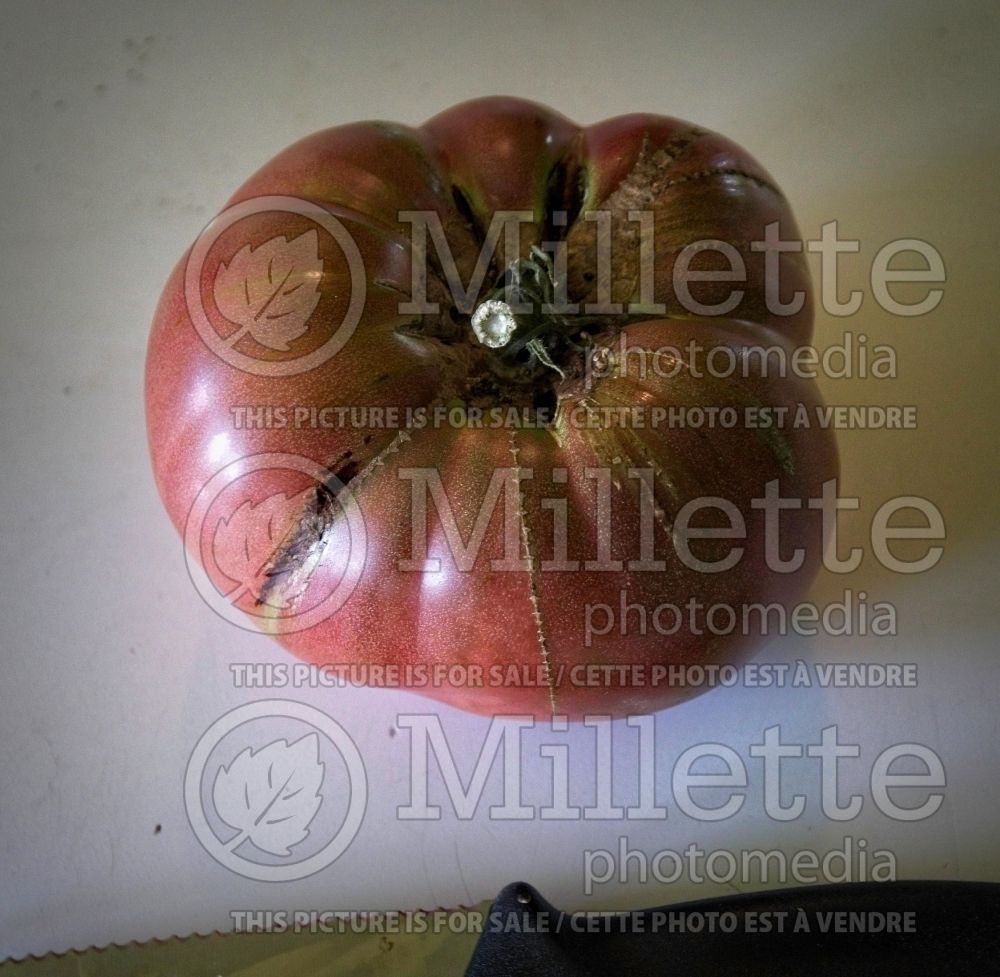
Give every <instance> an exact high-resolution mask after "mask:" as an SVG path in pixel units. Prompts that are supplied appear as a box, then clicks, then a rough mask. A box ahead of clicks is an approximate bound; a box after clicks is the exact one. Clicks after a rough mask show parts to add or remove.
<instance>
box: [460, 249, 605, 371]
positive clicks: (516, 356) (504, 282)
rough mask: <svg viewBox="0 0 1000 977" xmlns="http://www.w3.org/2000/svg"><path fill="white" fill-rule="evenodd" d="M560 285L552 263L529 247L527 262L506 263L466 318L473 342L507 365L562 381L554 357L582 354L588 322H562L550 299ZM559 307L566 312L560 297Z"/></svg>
mask: <svg viewBox="0 0 1000 977" xmlns="http://www.w3.org/2000/svg"><path fill="white" fill-rule="evenodd" d="M561 284H562V283H560V282H558V281H557V280H556V277H555V270H554V268H553V265H552V258H551V257H550V256H549V255H548V254H547V253H546V252H545V251H543V250H542V249H541V248H540V247H538V246H537V245H533V246H532V248H531V251H530V254H529V257H527V258H518V259H517V260H516V261H512V262H511V264H510V265H509V266H508V268H507V271H506V273H505V274H504V275H503V277H502V278H501V280H500V283H499V284H498V285H497V287H496V288H495V289H494V290H493V291H492V292H490V293H489V294H488V295H487V296H486V298H485V300H484V301H483V302H482V303H481V304H480V305H479V307H478V308H477V309H476V311H475V312H474V313H473V314H472V331H473V332H474V333H475V335H476V339H478V340H479V341H480V342H481V343H482V344H483V345H484V346H487V347H489V348H490V349H495V350H502V353H500V354H499V355H500V356H501V357H502V358H503V360H505V361H506V362H507V363H512V362H523V363H524V364H525V366H526V368H527V369H528V370H532V369H535V368H537V367H539V366H541V367H544V368H546V369H549V370H555V372H556V373H558V374H559V376H560V377H562V378H563V379H566V373H565V371H564V370H563V369H562V367H561V366H560V365H559V364H558V362H556V359H555V357H560V358H562V357H565V356H570V357H571V356H573V355H574V354H584V353H586V349H587V346H588V345H589V343H590V336H589V334H588V333H586V332H585V331H584V327H585V326H586V325H588V324H589V323H590V322H591V320H589V319H587V320H584V319H581V318H579V317H577V318H575V319H568V318H567V317H566V316H564V315H561V314H560V313H559V311H558V310H559V308H560V305H557V304H556V299H557V293H558V292H559V288H560V285H561ZM501 296H502V298H501ZM561 307H566V299H565V295H563V296H562V306H561ZM574 336H575V337H576V339H579V340H580V341H579V342H578V341H576V339H574Z"/></svg>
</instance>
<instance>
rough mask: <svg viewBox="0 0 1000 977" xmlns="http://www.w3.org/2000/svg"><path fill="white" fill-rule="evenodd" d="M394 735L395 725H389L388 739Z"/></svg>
mask: <svg viewBox="0 0 1000 977" xmlns="http://www.w3.org/2000/svg"><path fill="white" fill-rule="evenodd" d="M395 735H396V727H395V726H390V727H389V737H390V739H391V738H392V737H393V736H395Z"/></svg>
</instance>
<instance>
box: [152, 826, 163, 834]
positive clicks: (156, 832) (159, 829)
mask: <svg viewBox="0 0 1000 977" xmlns="http://www.w3.org/2000/svg"><path fill="white" fill-rule="evenodd" d="M162 830H163V825H162V824H158V825H157V826H156V827H155V828H153V834H154V835H158V834H159V833H160V832H161V831H162Z"/></svg>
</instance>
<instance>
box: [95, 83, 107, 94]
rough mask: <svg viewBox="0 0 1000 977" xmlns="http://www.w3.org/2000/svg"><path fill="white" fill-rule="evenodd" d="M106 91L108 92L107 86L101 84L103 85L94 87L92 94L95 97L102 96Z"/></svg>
mask: <svg viewBox="0 0 1000 977" xmlns="http://www.w3.org/2000/svg"><path fill="white" fill-rule="evenodd" d="M107 90H108V86H107V85H105V84H103V83H101V84H99V85H94V94H95V95H104V94H106V92H107Z"/></svg>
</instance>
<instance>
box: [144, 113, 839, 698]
mask: <svg viewBox="0 0 1000 977" xmlns="http://www.w3.org/2000/svg"><path fill="white" fill-rule="evenodd" d="M777 235H780V241H784V242H788V241H796V240H797V239H798V236H799V232H798V230H797V228H796V226H795V223H794V219H793V217H792V214H791V211H790V209H789V206H788V203H787V201H786V200H785V198H784V196H783V195H782V193H781V191H780V190H779V189H778V188H777V186H776V185H775V182H774V181H773V180H772V178H771V177H770V176H769V175H768V173H767V172H766V171H765V170H764V169H763V167H761V165H760V164H759V163H757V162H756V161H755V160H754V159H753V158H752V157H751V156H750V155H749V154H748V153H746V152H745V151H744V150H742V149H741V148H740V147H738V146H736V145H734V144H733V143H732V142H730V141H728V140H727V139H725V138H723V137H722V136H719V135H716V134H715V133H712V132H709V131H706V130H705V129H702V128H700V127H698V126H696V125H692V124H690V123H687V122H683V121H680V120H678V119H673V118H667V117H662V116H656V115H647V114H635V115H626V116H621V117H619V118H613V119H609V120H607V121H605V122H600V123H597V124H596V125H591V126H585V127H580V126H577V125H575V124H574V123H572V122H570V121H568V120H567V119H565V118H563V117H562V116H561V115H559V114H557V113H556V112H553V111H551V110H550V109H547V108H545V107H543V106H540V105H537V104H534V103H531V102H527V101H522V100H520V99H514V98H499V97H498V98H484V99H477V100H474V101H471V102H467V103H464V104H462V105H459V106H457V107H455V108H452V109H449V110H448V111H445V112H443V113H441V114H440V115H438V116H436V117H434V118H433V119H431V120H430V121H429V122H427V123H426V124H424V125H422V126H419V127H417V128H410V127H408V126H403V125H395V124H391V123H386V122H358V123H353V124H350V125H342V126H338V127H336V128H332V129H327V130H325V131H323V132H319V133H316V134H315V135H312V136H309V137H307V138H305V139H303V140H302V141H300V142H298V143H296V144H295V145H293V146H291V147H290V148H288V149H286V150H285V151H284V152H282V153H280V154H279V155H278V156H276V157H275V158H274V159H273V160H271V162H269V163H267V164H266V165H265V166H264V167H263V168H262V169H260V170H259V171H258V172H257V173H256V174H255V175H254V176H252V177H251V178H250V179H249V180H248V181H247V182H246V183H245V184H244V185H243V186H242V187H241V188H240V189H239V190H238V191H237V192H236V194H235V195H234V196H233V197H232V199H231V200H230V201H229V203H228V204H227V206H226V208H224V210H223V211H222V212H221V214H220V215H219V217H217V218H216V219H215V220H214V221H213V222H212V223H211V224H210V225H209V226H208V227H207V228H206V229H205V231H204V232H203V233H202V235H201V236H200V237H199V238H198V240H197V241H196V242H195V244H194V245H193V246H192V248H191V249H190V250H189V251H188V253H187V254H186V255H185V256H184V257H183V258H182V259H181V261H180V263H179V264H178V265H177V267H176V269H175V270H174V272H173V274H172V275H171V277H170V279H169V281H168V282H167V285H166V288H165V289H164V292H163V296H162V298H161V300H160V303H159V307H158V309H157V312H156V317H155V320H154V322H153V328H152V335H151V338H150V343H149V351H148V360H147V371H146V410H147V418H148V428H149V443H150V450H151V453H152V460H153V468H154V471H155V475H156V480H157V484H158V486H159V490H160V493H161V495H162V497H163V500H164V503H165V504H166V508H167V511H168V512H169V514H170V517H171V519H172V520H173V522H174V524H175V525H176V526H177V528H178V530H179V531H180V532H181V533H182V534H183V535H184V538H185V545H186V554H187V558H188V562H189V567H190V568H191V572H192V577H193V579H195V582H196V584H197V585H198V587H199V589H200V590H201V592H202V594H203V595H204V596H205V597H206V600H208V601H209V603H211V604H212V605H213V606H214V607H216V608H217V609H219V610H220V612H221V613H224V614H226V615H227V616H229V615H230V613H232V615H233V617H234V619H237V620H241V621H245V622H247V623H250V622H252V623H253V624H254V625H255V626H256V627H259V628H262V629H264V630H266V631H269V632H271V633H273V634H275V635H276V636H277V637H278V639H279V640H280V641H281V642H282V644H283V645H285V646H286V647H287V648H288V649H289V650H290V651H291V652H292V653H294V654H295V655H296V656H298V657H299V658H301V659H303V660H305V661H307V662H311V663H315V664H317V665H324V666H330V667H331V668H332V670H333V672H334V674H339V675H342V674H349V675H352V676H361V680H362V681H365V682H367V683H369V684H376V685H379V684H399V685H403V686H406V687H410V688H413V689H415V690H416V691H418V692H422V693H424V694H426V695H429V696H433V697H435V698H438V699H440V700H444V701H447V702H449V703H452V704H454V705H456V706H459V707H460V708H463V709H468V710H472V711H475V712H480V713H486V714H495V713H501V712H503V713H510V712H516V713H529V714H532V715H536V716H549V715H552V714H559V715H567V716H570V717H579V716H581V715H583V714H585V713H595V714H611V715H624V714H627V713H630V712H648V711H650V710H654V709H659V708H662V707H664V706H668V705H670V704H672V703H674V702H677V701H679V700H681V699H683V698H685V697H687V696H689V695H691V694H692V693H693V692H695V691H698V689H697V688H693V687H691V686H690V685H689V684H685V683H683V682H679V681H676V678H677V676H678V675H679V674H680V673H679V672H678V671H677V670H676V669H673V668H672V666H690V665H697V664H701V665H711V664H734V663H738V662H740V661H741V660H743V659H744V658H745V657H746V656H747V655H748V654H750V653H751V651H752V650H753V649H754V648H755V647H757V646H759V645H760V644H761V642H762V641H763V640H764V639H765V638H766V637H767V635H768V633H769V627H770V628H773V626H774V617H773V614H765V613H762V610H763V608H762V605H763V607H766V606H767V605H773V607H772V610H773V608H781V609H787V608H788V607H789V606H791V605H792V604H793V603H794V602H795V601H797V600H799V599H801V597H802V595H803V594H804V592H805V590H806V588H807V587H808V585H809V583H810V581H811V579H812V578H813V576H814V574H815V572H816V570H817V568H818V566H819V562H820V559H821V553H822V546H823V520H822V512H821V511H820V506H818V505H812V506H810V505H809V500H815V499H819V498H821V497H822V495H823V485H824V483H826V482H828V481H829V480H832V479H835V478H836V476H837V458H836V450H835V445H834V441H833V438H832V435H831V433H830V432H829V431H828V430H826V429H823V428H820V427H818V426H817V425H816V424H815V423H812V424H809V423H802V422H800V423H793V418H801V417H806V418H809V417H815V413H814V412H815V408H816V406H817V404H818V403H819V400H818V393H817V390H816V386H815V383H814V381H813V380H811V379H806V378H803V377H801V376H799V375H797V374H796V373H795V372H794V371H793V370H791V369H790V368H789V364H790V363H791V353H792V351H793V350H794V349H795V348H796V347H797V346H800V345H802V344H806V343H808V342H809V340H810V337H811V331H812V303H811V299H810V297H809V288H810V286H809V276H808V271H807V268H806V264H805V259H804V256H803V254H802V252H801V248H799V249H798V250H796V249H795V248H793V247H778V246H776V245H775V242H776V241H778V240H779V238H778V236H777ZM765 242H768V243H765ZM782 364H783V366H782ZM342 666H352V668H353V671H350V672H349V673H345V672H344V671H343V669H342ZM331 694H346V693H342V692H334V693H331ZM718 694H725V693H722V692H720V693H718Z"/></svg>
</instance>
